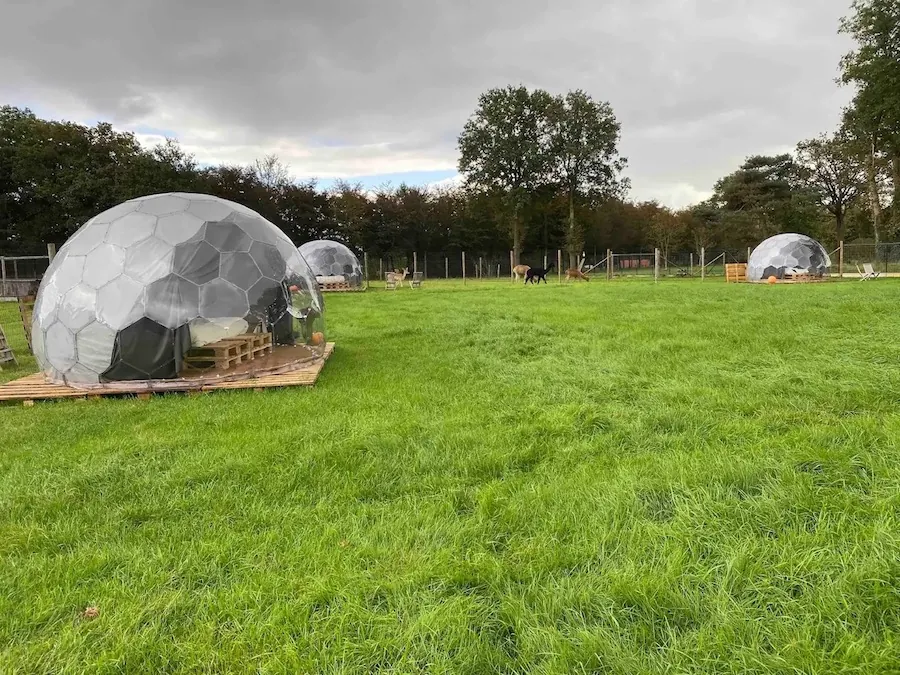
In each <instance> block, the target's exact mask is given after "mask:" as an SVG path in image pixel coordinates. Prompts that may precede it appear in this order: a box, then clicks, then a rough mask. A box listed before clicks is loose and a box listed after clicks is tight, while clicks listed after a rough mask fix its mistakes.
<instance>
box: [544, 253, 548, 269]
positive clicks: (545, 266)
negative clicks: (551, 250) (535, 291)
mask: <svg viewBox="0 0 900 675" xmlns="http://www.w3.org/2000/svg"><path fill="white" fill-rule="evenodd" d="M544 269H547V252H546V251H545V252H544Z"/></svg>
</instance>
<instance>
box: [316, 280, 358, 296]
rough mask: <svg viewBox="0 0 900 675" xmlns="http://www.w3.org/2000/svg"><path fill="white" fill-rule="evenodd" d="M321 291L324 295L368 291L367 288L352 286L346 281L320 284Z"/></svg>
mask: <svg viewBox="0 0 900 675" xmlns="http://www.w3.org/2000/svg"><path fill="white" fill-rule="evenodd" d="M319 290H320V291H322V292H323V293H359V292H361V291H364V290H366V287H365V286H356V287H354V286H351V285H350V284H349V283H348V282H346V281H341V282H322V281H320V282H319Z"/></svg>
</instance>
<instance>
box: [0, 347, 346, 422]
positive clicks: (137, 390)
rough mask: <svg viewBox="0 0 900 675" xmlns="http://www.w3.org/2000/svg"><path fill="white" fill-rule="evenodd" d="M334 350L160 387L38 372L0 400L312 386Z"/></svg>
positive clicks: (6, 389) (1, 392)
mask: <svg viewBox="0 0 900 675" xmlns="http://www.w3.org/2000/svg"><path fill="white" fill-rule="evenodd" d="M333 351H334V343H333V342H329V343H328V344H327V345H326V348H325V358H323V359H321V360H319V361H317V362H315V363H312V364H310V365H309V366H307V367H305V368H302V369H300V370H294V371H290V372H287V373H279V374H272V375H262V376H260V377H251V378H247V379H243V380H230V381H225V382H216V383H213V384H209V383H207V384H204V383H202V382H194V383H192V382H191V381H190V380H185V381H179V382H167V383H166V384H165V386H164V387H162V388H158V389H154V388H152V387H147V386H146V385H143V386H141V385H137V386H134V387H128V386H127V383H118V384H117V385H116V386H115V387H98V388H96V389H75V388H74V387H67V386H65V385H62V384H52V383H48V382H47V381H46V380H45V378H44V375H43V373H35V374H33V375H28V376H27V377H23V378H20V379H18V380H14V381H12V382H8V383H6V384H3V385H0V401H6V402H20V403H22V404H24V405H26V406H32V405H34V402H35V401H45V400H54V399H94V398H103V397H111V396H137V397H138V398H140V399H149V398H150V397H151V396H153V395H154V394H164V393H170V392H180V393H205V392H210V391H218V390H221V389H253V390H254V391H262V390H263V389H270V388H277V387H311V386H312V385H314V384H315V383H316V380H318V378H319V374H320V373H321V372H322V369H323V368H324V367H325V362H326V361H327V360H328V357H329V356H331V354H332V352H333Z"/></svg>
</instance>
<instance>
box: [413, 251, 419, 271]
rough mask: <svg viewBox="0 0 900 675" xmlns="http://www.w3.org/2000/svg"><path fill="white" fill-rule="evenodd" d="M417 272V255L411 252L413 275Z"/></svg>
mask: <svg viewBox="0 0 900 675" xmlns="http://www.w3.org/2000/svg"><path fill="white" fill-rule="evenodd" d="M418 271H419V254H418V253H417V252H416V251H413V274H415V273H416V272H418Z"/></svg>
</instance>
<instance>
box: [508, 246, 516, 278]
mask: <svg viewBox="0 0 900 675" xmlns="http://www.w3.org/2000/svg"><path fill="white" fill-rule="evenodd" d="M515 266H516V255H515V253H514V252H513V251H510V252H509V280H510V281H514V280H515V278H516V273H515V272H513V267H515Z"/></svg>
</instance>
